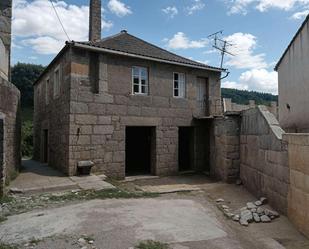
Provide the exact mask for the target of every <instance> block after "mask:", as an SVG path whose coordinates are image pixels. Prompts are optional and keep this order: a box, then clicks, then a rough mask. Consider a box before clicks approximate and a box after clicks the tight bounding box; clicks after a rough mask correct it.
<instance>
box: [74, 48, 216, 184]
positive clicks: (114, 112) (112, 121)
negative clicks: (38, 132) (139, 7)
mask: <svg viewBox="0 0 309 249" xmlns="http://www.w3.org/2000/svg"><path fill="white" fill-rule="evenodd" d="M72 58H73V61H72V70H71V96H70V99H71V102H70V113H71V115H70V166H69V167H70V172H76V165H77V162H78V161H80V160H92V161H94V163H95V167H94V169H93V170H94V171H97V172H104V173H105V174H107V175H109V176H112V177H116V178H123V177H124V176H125V129H126V127H127V126H149V127H154V131H155V132H154V140H155V142H154V148H153V150H154V153H152V155H154V157H155V158H154V159H153V162H154V163H153V169H152V173H153V174H155V175H169V174H175V173H177V172H178V127H181V126H192V127H196V128H198V127H200V126H201V125H203V124H200V123H198V122H195V121H194V115H196V116H198V115H200V113H201V110H200V109H199V105H198V104H197V101H196V95H197V93H196V87H195V84H196V77H197V76H200V77H205V78H206V77H207V78H209V82H210V95H211V97H212V98H211V101H213V103H214V104H213V105H211V106H210V110H211V112H212V114H214V112H217V114H219V113H220V110H221V109H219V107H218V106H215V103H217V102H218V101H217V100H219V101H220V84H219V83H218V81H217V80H218V79H219V74H218V73H212V72H210V71H206V70H193V69H188V68H185V67H177V66H171V65H168V64H162V63H154V62H149V61H145V60H139V59H133V58H127V57H120V56H113V55H107V54H101V55H100V57H99V61H100V67H99V68H100V69H99V71H100V72H99V84H98V85H99V89H98V90H99V92H98V93H94V92H92V90H91V89H92V86H91V81H90V79H89V55H88V54H87V53H86V52H83V51H75V52H74V54H73V57H72ZM136 65H138V66H144V67H147V68H148V70H149V71H148V72H149V95H146V96H138V95H133V94H132V82H131V79H132V75H131V72H132V66H136ZM173 72H184V73H186V83H187V89H186V98H184V99H181V98H173V96H172V95H173V84H172V82H173ZM220 108H221V107H220ZM205 139H209V138H205ZM202 146H204V145H203V143H199V146H196V150H203V148H202V149H201V147H202ZM205 150H206V149H205ZM205 160H206V157H199V158H198V159H197V160H196V161H195V162H194V167H195V168H196V169H197V168H202V167H203V164H204V165H205V164H206V161H205Z"/></svg>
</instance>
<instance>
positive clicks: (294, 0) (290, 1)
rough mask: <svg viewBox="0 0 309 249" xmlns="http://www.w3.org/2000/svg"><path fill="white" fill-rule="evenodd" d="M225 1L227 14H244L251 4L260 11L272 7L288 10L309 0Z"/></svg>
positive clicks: (303, 4) (301, 5)
mask: <svg viewBox="0 0 309 249" xmlns="http://www.w3.org/2000/svg"><path fill="white" fill-rule="evenodd" d="M226 2H227V4H228V5H229V11H228V13H229V14H243V15H246V14H247V12H248V8H249V7H251V6H252V7H254V8H256V9H257V10H258V11H260V12H265V11H268V10H269V9H272V8H275V9H280V10H284V11H289V10H292V9H293V8H295V7H303V6H305V5H306V4H308V3H309V0H226Z"/></svg>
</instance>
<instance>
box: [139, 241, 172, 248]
mask: <svg viewBox="0 0 309 249" xmlns="http://www.w3.org/2000/svg"><path fill="white" fill-rule="evenodd" d="M168 248H169V247H168V245H167V244H164V243H161V242H159V241H153V240H146V241H143V242H140V243H139V244H138V245H137V246H135V249H168Z"/></svg>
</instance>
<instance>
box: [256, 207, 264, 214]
mask: <svg viewBox="0 0 309 249" xmlns="http://www.w3.org/2000/svg"><path fill="white" fill-rule="evenodd" d="M256 212H257V214H258V215H260V216H261V215H263V214H264V208H262V207H258V208H257V209H256Z"/></svg>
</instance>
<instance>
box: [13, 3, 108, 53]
mask: <svg viewBox="0 0 309 249" xmlns="http://www.w3.org/2000/svg"><path fill="white" fill-rule="evenodd" d="M53 3H54V6H55V8H56V10H57V12H58V14H59V16H60V19H61V21H62V23H63V25H64V27H65V30H66V31H67V33H68V35H69V37H70V39H71V40H76V41H81V40H83V41H85V40H88V30H89V27H88V25H89V23H88V20H89V7H88V6H77V5H71V4H67V3H66V2H64V1H58V2H53ZM111 26H112V23H111V22H109V21H105V20H104V19H102V28H103V30H104V29H108V28H110V27H111ZM12 30H13V36H14V37H17V38H22V39H23V41H22V44H24V45H28V46H32V48H33V49H34V50H35V51H36V52H37V53H43V54H55V53H57V52H59V49H60V48H61V47H62V46H63V45H64V42H65V40H67V37H66V35H65V34H64V32H63V30H62V28H61V26H60V23H59V21H58V20H57V17H56V15H55V12H54V10H53V9H52V6H51V3H50V2H49V1H48V0H34V1H31V2H30V1H29V2H28V1H26V0H17V1H14V5H13V21H12Z"/></svg>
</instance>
